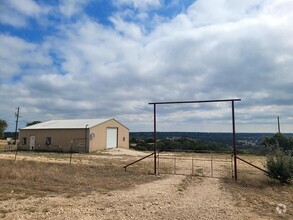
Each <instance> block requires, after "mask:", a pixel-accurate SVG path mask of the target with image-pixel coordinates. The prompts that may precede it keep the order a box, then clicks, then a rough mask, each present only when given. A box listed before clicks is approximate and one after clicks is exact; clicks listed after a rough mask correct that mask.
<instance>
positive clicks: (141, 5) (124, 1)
mask: <svg viewBox="0 0 293 220" xmlns="http://www.w3.org/2000/svg"><path fill="white" fill-rule="evenodd" d="M113 4H114V5H117V6H121V5H127V6H132V7H134V8H138V9H140V10H146V9H150V8H158V7H160V6H161V2H160V0H114V1H113Z"/></svg>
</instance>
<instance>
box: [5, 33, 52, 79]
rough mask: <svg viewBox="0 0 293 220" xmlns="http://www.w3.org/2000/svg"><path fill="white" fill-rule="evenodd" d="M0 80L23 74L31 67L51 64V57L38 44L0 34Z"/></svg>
mask: <svg viewBox="0 0 293 220" xmlns="http://www.w3.org/2000/svg"><path fill="white" fill-rule="evenodd" d="M0 60H1V62H0V63H1V66H2V68H1V69H0V80H1V79H10V78H12V77H13V76H16V75H23V74H25V73H27V74H32V73H31V72H29V70H30V69H31V68H33V69H36V68H39V67H40V66H46V65H47V66H48V65H51V64H52V63H51V59H50V58H49V57H48V56H47V55H46V54H45V52H44V51H42V50H41V47H40V46H37V45H35V44H32V43H28V42H26V41H24V40H23V39H21V38H18V37H12V36H9V35H2V34H0Z"/></svg>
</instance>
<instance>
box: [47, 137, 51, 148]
mask: <svg viewBox="0 0 293 220" xmlns="http://www.w3.org/2000/svg"><path fill="white" fill-rule="evenodd" d="M46 145H47V146H49V145H51V137H46Z"/></svg>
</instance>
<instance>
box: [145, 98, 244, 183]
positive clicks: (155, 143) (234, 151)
mask: <svg viewBox="0 0 293 220" xmlns="http://www.w3.org/2000/svg"><path fill="white" fill-rule="evenodd" d="M237 101H241V99H215V100H200V101H177V102H150V103H149V105H153V106H154V174H157V109H156V108H157V105H172V104H192V103H209V102H231V107H232V132H233V136H232V146H233V160H234V178H235V180H236V181H237V152H236V131H235V112H234V108H235V107H234V102H237Z"/></svg>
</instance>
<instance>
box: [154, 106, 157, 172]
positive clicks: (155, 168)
mask: <svg viewBox="0 0 293 220" xmlns="http://www.w3.org/2000/svg"><path fill="white" fill-rule="evenodd" d="M156 114H157V112H156V104H154V175H156V174H157V116H156Z"/></svg>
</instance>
